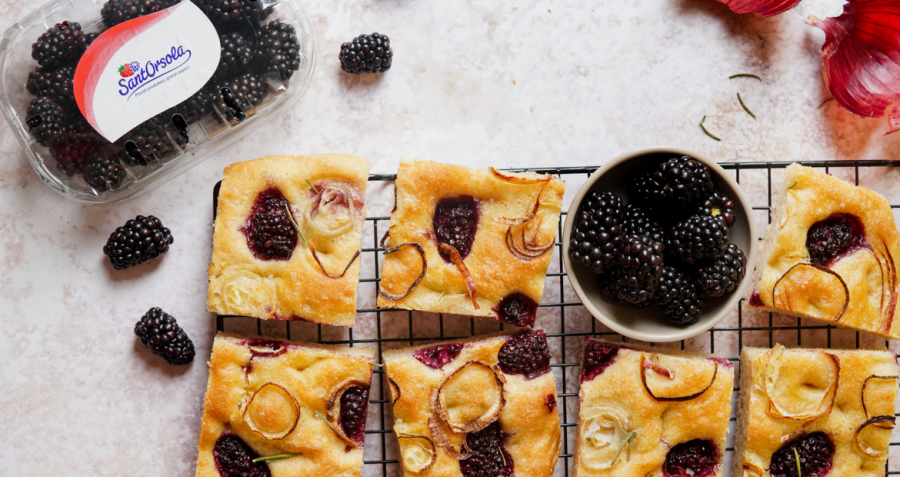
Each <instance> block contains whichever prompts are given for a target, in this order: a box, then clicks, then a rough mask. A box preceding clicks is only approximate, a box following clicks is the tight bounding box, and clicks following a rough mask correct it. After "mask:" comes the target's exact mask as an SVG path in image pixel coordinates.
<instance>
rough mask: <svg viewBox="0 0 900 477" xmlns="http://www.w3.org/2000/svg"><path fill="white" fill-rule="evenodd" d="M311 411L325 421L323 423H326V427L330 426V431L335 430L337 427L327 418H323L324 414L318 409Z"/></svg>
mask: <svg viewBox="0 0 900 477" xmlns="http://www.w3.org/2000/svg"><path fill="white" fill-rule="evenodd" d="M313 412H315V413H316V415H317V416H319V419H321V420H323V421H325V424H328V427H330V428H331V430H332V431H334V432H337V429H335V428H334V426H332V425H331V423H330V422H328V419H325V416H323V415H322V413H321V412H319V411H313Z"/></svg>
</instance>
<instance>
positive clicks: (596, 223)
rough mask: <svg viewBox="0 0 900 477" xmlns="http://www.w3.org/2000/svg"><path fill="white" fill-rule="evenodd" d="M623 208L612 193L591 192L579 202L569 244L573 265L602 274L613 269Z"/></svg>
mask: <svg viewBox="0 0 900 477" xmlns="http://www.w3.org/2000/svg"><path fill="white" fill-rule="evenodd" d="M623 209H624V204H623V202H622V198H620V197H618V196H616V195H615V194H613V193H611V192H596V191H591V192H590V193H589V194H588V195H587V197H585V198H584V200H583V201H582V202H581V207H580V208H579V212H578V221H577V222H576V223H575V225H574V229H573V230H572V235H571V238H570V240H569V256H570V257H571V258H572V261H573V262H575V263H577V264H580V265H583V266H585V267H591V269H592V270H594V272H596V273H604V272H606V271H608V270H609V269H610V268H611V267H614V263H615V260H614V253H615V251H616V248H617V244H618V241H619V236H620V235H621V228H620V226H619V222H621V220H622V212H623Z"/></svg>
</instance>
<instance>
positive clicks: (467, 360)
mask: <svg viewBox="0 0 900 477" xmlns="http://www.w3.org/2000/svg"><path fill="white" fill-rule="evenodd" d="M383 356H384V365H385V370H386V372H387V376H388V383H389V384H390V388H391V403H392V406H393V414H394V432H395V433H396V434H397V438H398V439H399V443H400V461H401V463H402V465H403V475H404V476H406V477H413V476H421V477H438V476H440V477H451V476H464V477H471V476H474V475H490V476H492V477H493V476H498V477H511V476H512V475H513V474H515V475H519V476H526V475H527V476H529V477H548V476H550V475H552V474H553V467H554V466H555V465H556V461H557V459H558V458H559V451H560V445H561V441H560V430H559V415H558V414H557V406H556V387H555V385H554V382H553V373H551V372H550V351H549V348H548V346H547V336H546V334H544V331H543V330H541V329H533V330H521V331H519V332H515V333H508V332H505V333H495V334H491V335H484V336H476V337H474V338H470V339H466V340H460V341H453V342H443V343H437V344H435V343H431V344H428V345H427V346H417V347H413V348H405V349H399V350H392V351H385V352H384V353H383Z"/></svg>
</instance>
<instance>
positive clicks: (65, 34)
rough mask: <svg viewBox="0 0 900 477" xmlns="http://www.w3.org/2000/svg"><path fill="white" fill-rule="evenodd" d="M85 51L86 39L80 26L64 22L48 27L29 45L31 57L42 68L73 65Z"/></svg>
mask: <svg viewBox="0 0 900 477" xmlns="http://www.w3.org/2000/svg"><path fill="white" fill-rule="evenodd" d="M85 49H87V39H86V38H85V36H84V33H83V32H82V31H81V24H79V23H76V22H67V21H66V22H61V23H57V24H56V25H54V26H52V27H50V28H49V29H48V30H47V31H46V32H45V33H44V34H42V35H41V36H40V38H38V40H37V41H36V42H35V43H34V44H32V45H31V57H32V58H34V59H35V60H36V61H37V62H38V65H40V66H42V67H44V68H56V67H57V66H63V65H71V64H74V63H75V62H77V61H78V59H79V58H81V55H82V54H83V53H84V50H85Z"/></svg>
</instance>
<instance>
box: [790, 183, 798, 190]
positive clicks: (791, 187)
mask: <svg viewBox="0 0 900 477" xmlns="http://www.w3.org/2000/svg"><path fill="white" fill-rule="evenodd" d="M798 182H800V181H794V183H793V184H791V186H790V187H788V190H791V189H793V188H794V187H796V186H797V183H798Z"/></svg>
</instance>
